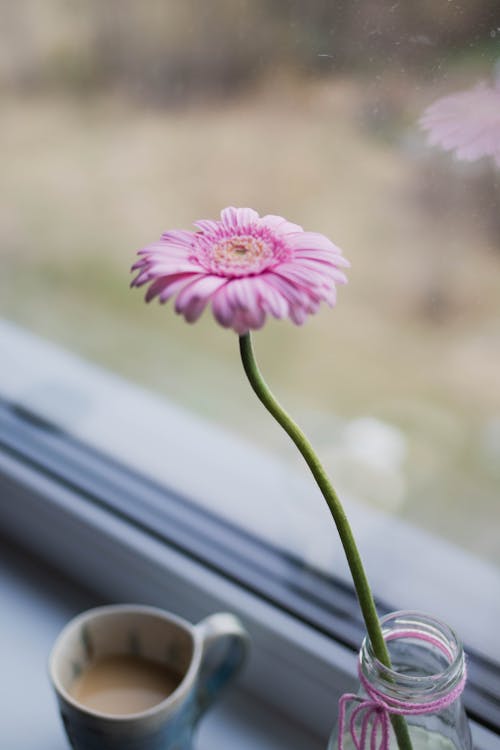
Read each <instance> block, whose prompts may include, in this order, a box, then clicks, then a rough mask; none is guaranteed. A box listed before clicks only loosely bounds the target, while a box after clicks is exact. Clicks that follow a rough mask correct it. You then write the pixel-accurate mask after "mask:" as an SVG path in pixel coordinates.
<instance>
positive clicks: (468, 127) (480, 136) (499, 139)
mask: <svg viewBox="0 0 500 750" xmlns="http://www.w3.org/2000/svg"><path fill="white" fill-rule="evenodd" d="M420 124H421V126H422V127H423V128H425V129H426V130H427V131H428V132H429V137H428V138H429V143H430V144H431V145H438V146H441V147H442V148H444V149H445V150H447V151H455V154H456V156H457V157H458V158H459V159H464V160H466V161H474V160H476V159H480V158H481V157H483V156H493V157H494V159H495V162H496V163H497V164H498V163H499V162H500V87H499V86H494V87H490V86H485V85H484V84H481V85H479V86H476V87H475V88H473V89H470V90H468V91H460V92H458V93H456V94H451V95H450V96H445V97H443V98H441V99H438V100H437V101H436V102H434V104H432V105H431V106H430V107H428V108H427V109H426V111H425V112H424V114H423V116H422V117H421V118H420Z"/></svg>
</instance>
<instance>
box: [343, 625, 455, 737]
mask: <svg viewBox="0 0 500 750" xmlns="http://www.w3.org/2000/svg"><path fill="white" fill-rule="evenodd" d="M395 638H417V639H419V640H421V641H427V643H431V644H432V645H433V646H436V647H437V648H438V649H439V650H440V651H441V652H442V653H443V654H444V655H445V656H446V657H447V659H449V661H450V662H451V661H452V659H453V654H452V653H451V651H450V650H449V649H448V648H447V647H446V645H445V644H444V643H443V642H442V641H440V640H439V639H438V638H434V637H433V636H432V635H429V634H427V633H422V632H420V631H417V630H398V631H397V632H395V633H390V634H388V635H387V636H386V639H385V640H386V641H391V640H394V639H395ZM358 673H359V679H360V682H361V685H362V686H363V688H364V689H365V691H366V693H367V696H368V697H367V698H366V699H360V698H359V697H358V696H357V695H354V693H345V695H343V696H342V697H341V698H340V700H339V730H338V750H344V731H345V723H346V709H347V704H348V703H349V702H350V701H354V702H356V703H357V706H356V708H354V709H353V710H352V712H351V716H350V719H349V733H350V735H351V739H352V742H353V744H354V747H355V748H356V750H389V737H390V717H391V714H399V715H400V716H421V715H423V714H431V713H436V712H438V711H441V710H442V709H444V708H447V707H448V706H451V704H452V703H453V702H454V701H456V700H457V698H458V697H459V696H460V695H461V693H462V691H463V689H464V687H465V682H466V671H465V665H464V672H463V676H462V678H461V679H460V682H459V683H458V684H457V685H456V686H455V687H454V688H453V689H452V690H450V691H449V692H448V693H446V694H445V695H444V696H441V697H440V698H437V699H435V700H430V701H426V702H423V701H418V702H412V701H405V700H399V699H397V698H392V697H391V698H388V697H387V696H386V695H384V694H383V693H381V692H380V691H378V690H377V689H376V688H375V687H373V685H372V684H371V683H370V682H369V681H368V680H367V679H366V677H365V676H364V674H363V673H362V671H361V665H359V666H358ZM357 723H359V724H360V730H358V729H357V727H356V725H357ZM379 737H380V739H379V741H378V742H377V739H378V738H379ZM367 740H369V744H368V742H367Z"/></svg>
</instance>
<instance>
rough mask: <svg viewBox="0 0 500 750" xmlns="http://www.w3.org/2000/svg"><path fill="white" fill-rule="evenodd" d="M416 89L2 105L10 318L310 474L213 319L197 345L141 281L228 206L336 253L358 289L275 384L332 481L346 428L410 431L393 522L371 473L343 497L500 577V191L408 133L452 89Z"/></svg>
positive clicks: (310, 86)
mask: <svg viewBox="0 0 500 750" xmlns="http://www.w3.org/2000/svg"><path fill="white" fill-rule="evenodd" d="M460 75H461V74H460ZM461 82H462V79H461V78H460V77H457V83H456V85H457V86H458V87H460V85H461ZM405 83H406V87H402V86H401V81H400V80H399V79H398V78H397V77H395V78H394V81H393V84H392V85H388V84H387V79H386V81H385V86H384V92H385V93H384V92H382V93H381V91H380V90H379V89H378V88H377V86H376V84H375V83H374V81H373V80H372V79H370V78H369V77H367V76H353V75H348V74H345V75H343V76H336V77H335V78H329V77H326V78H322V79H311V78H309V77H301V76H297V75H291V74H290V73H289V72H285V71H281V72H280V71H277V73H276V75H275V76H271V77H268V79H267V80H266V81H265V82H264V83H260V84H258V85H257V84H256V85H255V86H254V87H253V88H250V89H248V90H247V91H245V92H244V93H243V92H242V93H241V94H240V95H233V96H232V97H230V98H217V97H215V98H213V99H211V100H209V101H199V102H192V103H190V104H187V105H185V106H182V107H177V108H170V109H163V108H158V107H154V106H149V105H145V104H144V103H143V102H139V101H134V100H133V99H131V98H129V97H124V96H122V95H121V94H120V93H118V92H115V93H110V94H108V95H106V96H104V95H100V94H96V93H94V94H92V95H88V96H79V97H74V96H70V95H67V94H63V93H61V92H53V93H51V94H47V93H44V95H43V96H41V95H38V94H37V93H36V92H35V93H31V94H26V93H24V94H22V95H21V94H18V93H15V92H10V93H9V94H7V95H6V96H5V97H4V107H3V108H2V110H1V112H0V137H1V140H2V143H3V144H4V156H3V164H2V170H1V173H0V185H1V189H2V194H3V195H4V196H6V197H7V199H6V200H4V201H2V202H1V204H0V247H1V250H0V252H1V257H2V272H1V274H0V314H1V315H3V316H5V317H7V318H10V319H12V320H15V321H17V322H19V323H20V324H21V325H24V326H26V327H28V328H30V329H32V330H34V331H36V332H37V333H39V334H40V335H42V336H46V337H48V338H50V339H52V340H55V341H58V342H60V343H61V344H62V345H64V346H66V347H68V348H70V349H73V350H76V351H78V352H80V353H81V354H82V355H83V356H85V357H88V358H90V359H93V360H95V361H97V362H99V363H101V364H102V365H104V366H105V367H108V368H111V369H113V370H115V371H117V372H119V373H121V374H123V375H124V376H126V377H128V378H131V379H132V380H134V381H136V382H138V383H142V384H144V385H146V386H148V387H152V388H154V389H156V390H158V391H160V392H162V393H164V394H165V395H167V396H168V397H169V398H171V399H174V400H176V401H179V402H180V403H182V404H184V405H186V406H187V407H188V408H190V409H194V410H195V411H197V412H198V413H201V414H202V415H203V416H205V417H207V418H209V419H213V420H216V421H218V422H221V421H223V422H224V423H225V424H226V425H227V426H228V428H229V429H233V430H235V431H239V432H241V433H242V434H244V435H246V436H249V437H251V438H254V439H257V440H258V441H259V443H261V444H264V445H269V446H270V448H272V449H273V450H275V451H276V452H278V453H279V454H280V455H282V456H283V457H285V458H286V459H287V460H289V461H290V462H292V463H296V464H297V465H298V459H297V458H296V456H295V454H294V452H293V450H292V449H291V448H290V447H289V445H288V443H287V441H286V439H285V438H284V437H283V436H282V434H281V433H280V431H279V430H278V429H277V428H275V427H274V425H273V424H271V422H270V420H269V419H268V417H267V415H265V414H264V413H263V411H262V409H261V408H260V406H259V405H258V404H257V403H256V402H255V400H254V397H253V396H252V394H251V393H250V391H249V388H248V387H247V385H246V384H245V382H244V379H243V375H242V373H241V368H240V365H239V362H238V352H237V340H236V337H235V335H234V334H232V333H231V332H227V331H223V330H221V329H219V328H217V327H216V326H215V324H214V323H213V321H212V319H211V316H210V314H208V313H205V315H204V318H203V319H202V321H200V322H199V323H198V324H197V325H196V326H193V327H189V326H187V325H186V324H185V323H184V322H183V321H182V320H181V319H179V318H178V317H177V316H175V315H174V313H173V311H172V310H171V309H166V308H163V307H160V306H159V305H153V306H151V307H147V306H145V305H144V304H143V302H142V295H141V293H140V292H137V291H134V292H131V291H129V290H128V289H127V286H128V283H129V281H130V276H129V267H130V265H131V264H132V262H133V260H134V253H135V251H136V250H137V249H138V248H140V247H141V246H142V245H144V244H147V243H148V242H150V241H153V240H155V239H156V238H157V237H158V236H159V235H160V234H161V232H162V231H164V230H165V229H167V228H173V227H177V228H190V226H191V223H192V221H193V220H195V219H196V218H201V217H204V218H206V217H211V216H215V215H217V214H218V212H219V210H220V209H221V208H222V207H224V206H225V205H250V206H253V207H255V208H256V209H257V210H259V211H260V212H262V213H278V214H283V215H285V216H287V217H288V218H289V219H290V220H292V221H295V222H297V223H299V224H301V225H302V226H304V228H306V229H313V230H316V231H319V232H323V233H325V234H327V235H328V236H330V237H331V238H332V239H333V241H334V242H336V243H337V244H338V245H340V246H341V247H342V248H343V250H344V253H345V255H346V256H347V257H348V258H349V259H350V261H351V263H352V269H351V271H350V273H349V277H350V283H349V286H348V287H346V288H343V289H341V290H340V292H339V303H338V306H337V308H336V309H335V310H334V311H330V310H328V309H325V310H323V311H322V312H321V313H320V314H319V315H318V316H316V317H315V318H314V319H311V320H310V321H308V322H307V324H306V325H305V326H304V327H302V328H300V329H297V328H295V327H294V326H293V325H292V324H290V323H285V322H281V323H276V322H270V323H269V325H268V326H266V328H265V329H264V330H263V331H261V332H259V333H258V334H256V335H255V346H256V350H257V354H258V356H259V359H260V361H261V364H262V367H263V370H264V371H265V373H266V375H267V379H268V381H269V382H270V384H271V385H272V386H273V387H274V389H275V390H276V392H277V393H278V394H279V395H280V399H281V401H282V402H283V403H284V404H285V405H287V406H288V407H290V409H291V411H292V413H294V414H295V415H296V416H297V418H298V419H299V420H300V421H301V422H302V424H303V426H304V427H305V428H306V430H307V431H308V432H309V433H310V434H311V436H312V438H313V440H315V441H316V443H317V445H318V447H319V449H320V452H321V453H322V454H323V457H324V459H325V461H326V463H327V464H328V465H329V467H330V468H331V469H333V470H334V471H335V469H336V468H338V462H337V458H336V451H337V449H338V447H339V441H341V436H342V425H344V424H345V423H344V420H350V419H353V418H357V417H361V416H365V415H371V416H374V417H377V418H379V419H381V420H383V421H385V422H387V423H389V424H391V425H394V426H395V427H397V428H400V429H402V430H403V432H404V434H405V435H406V437H407V441H408V451H409V452H408V457H407V459H406V460H405V462H404V467H403V469H404V482H405V487H406V489H405V491H404V492H403V494H402V496H401V497H400V498H399V499H398V501H397V502H396V503H395V504H392V505H391V503H388V504H387V505H386V504H385V502H384V497H383V491H380V488H379V490H377V488H376V487H375V486H372V487H371V486H370V483H371V481H372V479H373V477H371V478H370V475H369V474H367V477H366V481H365V483H364V484H363V483H361V485H359V484H358V480H357V479H354V480H353V478H352V477H349V476H345V477H344V476H341V478H340V483H341V489H343V488H344V487H345V490H346V491H356V492H359V493H360V494H361V495H362V498H363V500H364V501H366V502H368V503H371V504H375V505H380V506H381V507H387V508H388V509H389V510H394V511H395V512H398V513H399V514H400V515H401V516H403V517H405V518H408V519H411V520H412V521H413V522H415V523H417V524H419V525H421V526H423V527H425V528H429V529H431V530H434V531H436V532H438V533H439V534H441V535H443V536H445V537H447V538H449V539H451V540H453V541H455V542H456V543H458V544H460V545H463V546H464V547H465V548H467V549H470V550H472V551H474V552H477V553H478V554H480V555H482V556H484V557H487V558H489V559H491V560H494V561H496V562H500V548H499V547H498V538H497V537H498V534H497V528H498V520H499V513H500V511H499V509H498V491H499V487H500V469H499V464H500V446H499V445H498V442H499V441H497V443H495V442H493V447H492V445H491V441H490V442H488V440H487V438H488V435H490V434H493V435H496V434H497V433H496V432H495V429H497V428H496V425H498V423H499V421H500V390H499V374H500V236H499V235H498V233H497V227H496V226H495V222H494V218H495V212H496V207H497V206H498V195H499V194H498V191H497V193H496V194H495V189H496V188H495V185H496V184H497V183H496V180H497V176H495V175H494V174H493V173H492V172H490V171H489V168H488V165H484V164H481V165H464V164H459V163H457V162H454V161H453V160H452V158H451V157H449V156H448V155H443V154H439V153H436V152H435V151H433V150H430V149H428V148H427V146H426V144H425V138H424V136H423V134H422V133H421V132H420V131H419V129H418V126H417V124H416V123H417V119H418V116H419V114H420V112H421V111H422V109H423V108H424V107H425V106H426V105H427V104H429V103H430V102H431V101H432V100H433V99H434V98H435V97H436V96H437V95H439V94H440V93H442V87H441V88H440V86H439V85H437V84H431V83H429V84H428V85H427V86H422V85H421V83H418V82H417V81H415V84H414V85H413V86H410V87H408V79H406V81H405ZM417 84H418V85H417ZM446 85H447V87H448V88H449V86H450V84H449V82H447V84H446ZM495 420H496V421H495ZM488 439H489V438H488ZM485 441H486V442H485ZM486 443H487V444H486ZM485 446H486V447H485ZM495 446H496V447H495ZM495 451H497V452H495ZM375 481H376V478H375ZM353 482H354V484H353ZM382 488H383V485H382ZM372 490H373V491H372Z"/></svg>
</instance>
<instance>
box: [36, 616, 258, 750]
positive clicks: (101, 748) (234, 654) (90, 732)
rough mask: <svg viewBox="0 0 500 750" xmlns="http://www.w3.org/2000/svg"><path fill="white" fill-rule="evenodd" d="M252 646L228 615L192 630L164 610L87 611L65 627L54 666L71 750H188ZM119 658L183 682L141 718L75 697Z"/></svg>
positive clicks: (55, 649)
mask: <svg viewBox="0 0 500 750" xmlns="http://www.w3.org/2000/svg"><path fill="white" fill-rule="evenodd" d="M248 644H249V641H248V636H247V633H246V632H245V630H244V629H243V626H242V625H241V623H240V622H239V620H238V619H237V618H236V617H234V616H233V615H231V614H226V613H219V614H215V615H211V616H210V617H207V618H206V619H205V620H202V622H200V623H198V625H192V624H191V623H189V622H187V621H186V620H183V619H181V618H180V617H177V616H175V615H172V614H170V613H168V612H165V611H163V610H161V609H157V608H155V607H147V606H141V605H133V604H131V605H129V604H121V605H112V606H106V607H98V608H96V609H92V610H89V611H88V612H84V613H83V614H81V615H79V616H78V617H76V618H75V619H74V620H72V621H71V622H70V623H68V625H66V627H65V628H64V630H63V631H62V632H61V634H60V635H59V637H58V639H57V641H56V643H55V645H54V647H53V650H52V653H51V655H50V659H49V673H50V678H51V681H52V684H53V687H54V689H55V692H56V695H57V700H58V703H59V710H60V713H61V717H62V720H63V723H64V727H65V730H66V734H67V735H68V738H69V741H70V743H71V746H72V747H73V748H74V750H188V749H189V748H191V742H192V737H193V733H194V730H195V728H196V725H197V723H198V721H199V719H200V718H201V716H202V715H203V713H204V712H205V710H206V709H207V708H208V707H209V706H210V705H211V704H212V703H213V701H214V700H215V699H216V698H217V697H218V695H219V692H220V690H221V689H222V688H223V687H224V686H225V685H227V684H228V683H229V682H230V681H231V680H232V679H233V678H234V677H235V676H236V674H237V673H238V672H239V670H240V668H241V667H242V665H243V663H244V660H245V657H246V654H247V651H248ZM118 655H134V656H141V657H143V658H145V659H148V660H151V661H155V662H159V663H161V664H164V665H166V666H167V667H169V668H171V669H172V670H174V671H176V672H177V673H178V674H180V675H181V681H180V683H179V684H178V686H177V687H176V689H175V690H174V691H173V692H172V693H171V694H170V695H169V696H168V697H167V698H165V699H164V700H163V701H161V702H160V703H157V704H156V705H154V706H153V707H152V708H148V709H147V710H144V711H141V712H140V713H133V714H125V715H111V714H106V713H101V712H100V711H96V710H92V709H89V708H86V707H85V706H84V705H82V704H81V703H79V702H78V701H77V700H75V698H74V697H72V695H71V685H72V683H73V681H74V680H75V679H76V678H77V677H78V676H79V675H80V674H81V673H82V671H83V670H84V669H85V668H86V666H87V665H88V664H89V663H91V662H94V661H97V660H99V659H100V658H101V659H102V658H103V657H109V656H118ZM214 657H215V658H214Z"/></svg>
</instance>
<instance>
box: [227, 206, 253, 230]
mask: <svg viewBox="0 0 500 750" xmlns="http://www.w3.org/2000/svg"><path fill="white" fill-rule="evenodd" d="M220 217H221V220H222V223H223V224H224V226H226V227H227V228H228V229H229V230H232V231H238V230H247V229H249V228H250V227H251V225H252V224H255V222H257V221H258V220H259V214H258V213H257V211H254V210H253V208H234V207H233V206H230V207H229V208H225V209H224V210H223V211H221V215H220Z"/></svg>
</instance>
